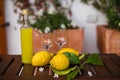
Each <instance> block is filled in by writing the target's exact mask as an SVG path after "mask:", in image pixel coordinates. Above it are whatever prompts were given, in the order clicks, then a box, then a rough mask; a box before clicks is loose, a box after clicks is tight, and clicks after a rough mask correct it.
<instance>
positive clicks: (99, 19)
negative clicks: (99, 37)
mask: <svg viewBox="0 0 120 80" xmlns="http://www.w3.org/2000/svg"><path fill="white" fill-rule="evenodd" d="M31 1H33V0H31ZM62 1H65V0H62ZM68 1H69V0H68ZM13 9H14V6H13V4H12V2H11V0H5V21H6V22H10V26H9V27H6V30H7V46H8V54H12V55H14V54H16V55H19V54H21V43H20V25H19V24H18V23H17V19H18V14H15V13H14V12H13ZM71 11H72V14H73V16H72V17H71V19H72V20H73V21H74V22H75V23H76V24H77V25H79V27H82V28H84V32H85V33H84V43H83V52H89V53H94V52H97V53H99V50H98V48H97V45H96V43H97V42H96V25H97V24H106V23H107V20H106V17H105V15H104V14H103V13H101V12H98V11H97V10H96V9H94V8H93V7H92V6H90V5H85V4H83V3H80V0H75V1H74V3H73V5H72V8H71Z"/></svg>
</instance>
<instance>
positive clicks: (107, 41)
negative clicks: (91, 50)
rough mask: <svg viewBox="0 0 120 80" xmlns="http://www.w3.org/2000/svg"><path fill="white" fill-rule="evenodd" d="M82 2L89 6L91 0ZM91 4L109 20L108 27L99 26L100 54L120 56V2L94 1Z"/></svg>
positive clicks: (111, 0)
mask: <svg viewBox="0 0 120 80" xmlns="http://www.w3.org/2000/svg"><path fill="white" fill-rule="evenodd" d="M82 2H84V3H87V4H89V0H82ZM91 3H92V5H93V6H94V7H95V8H96V9H98V10H100V11H102V12H103V13H104V14H105V15H106V17H107V19H108V25H97V41H98V48H99V49H100V52H101V53H116V54H118V55H120V49H119V48H120V45H119V44H120V36H119V35H120V5H119V3H120V0H93V1H91Z"/></svg>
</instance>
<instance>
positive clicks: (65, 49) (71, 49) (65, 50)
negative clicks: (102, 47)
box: [57, 48, 79, 56]
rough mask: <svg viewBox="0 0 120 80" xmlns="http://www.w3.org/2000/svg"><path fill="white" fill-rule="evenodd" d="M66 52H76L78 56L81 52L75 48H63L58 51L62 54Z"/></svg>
mask: <svg viewBox="0 0 120 80" xmlns="http://www.w3.org/2000/svg"><path fill="white" fill-rule="evenodd" d="M64 52H70V53H74V54H76V55H77V56H78V55H79V52H78V51H76V50H75V49H73V48H62V49H61V50H60V51H58V52H57V54H61V53H64Z"/></svg>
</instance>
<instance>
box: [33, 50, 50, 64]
mask: <svg viewBox="0 0 120 80" xmlns="http://www.w3.org/2000/svg"><path fill="white" fill-rule="evenodd" d="M50 60H51V56H50V54H49V53H48V52H47V51H41V52H37V53H36V54H35V55H34V56H33V57H32V65H33V66H44V65H46V64H48V63H49V61H50Z"/></svg>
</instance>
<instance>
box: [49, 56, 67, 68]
mask: <svg viewBox="0 0 120 80" xmlns="http://www.w3.org/2000/svg"><path fill="white" fill-rule="evenodd" d="M50 65H51V66H52V67H53V68H54V69H56V70H64V69H66V68H68V67H69V59H68V58H67V57H66V56H65V55H64V54H57V55H55V56H54V57H53V58H52V60H51V61H50Z"/></svg>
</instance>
